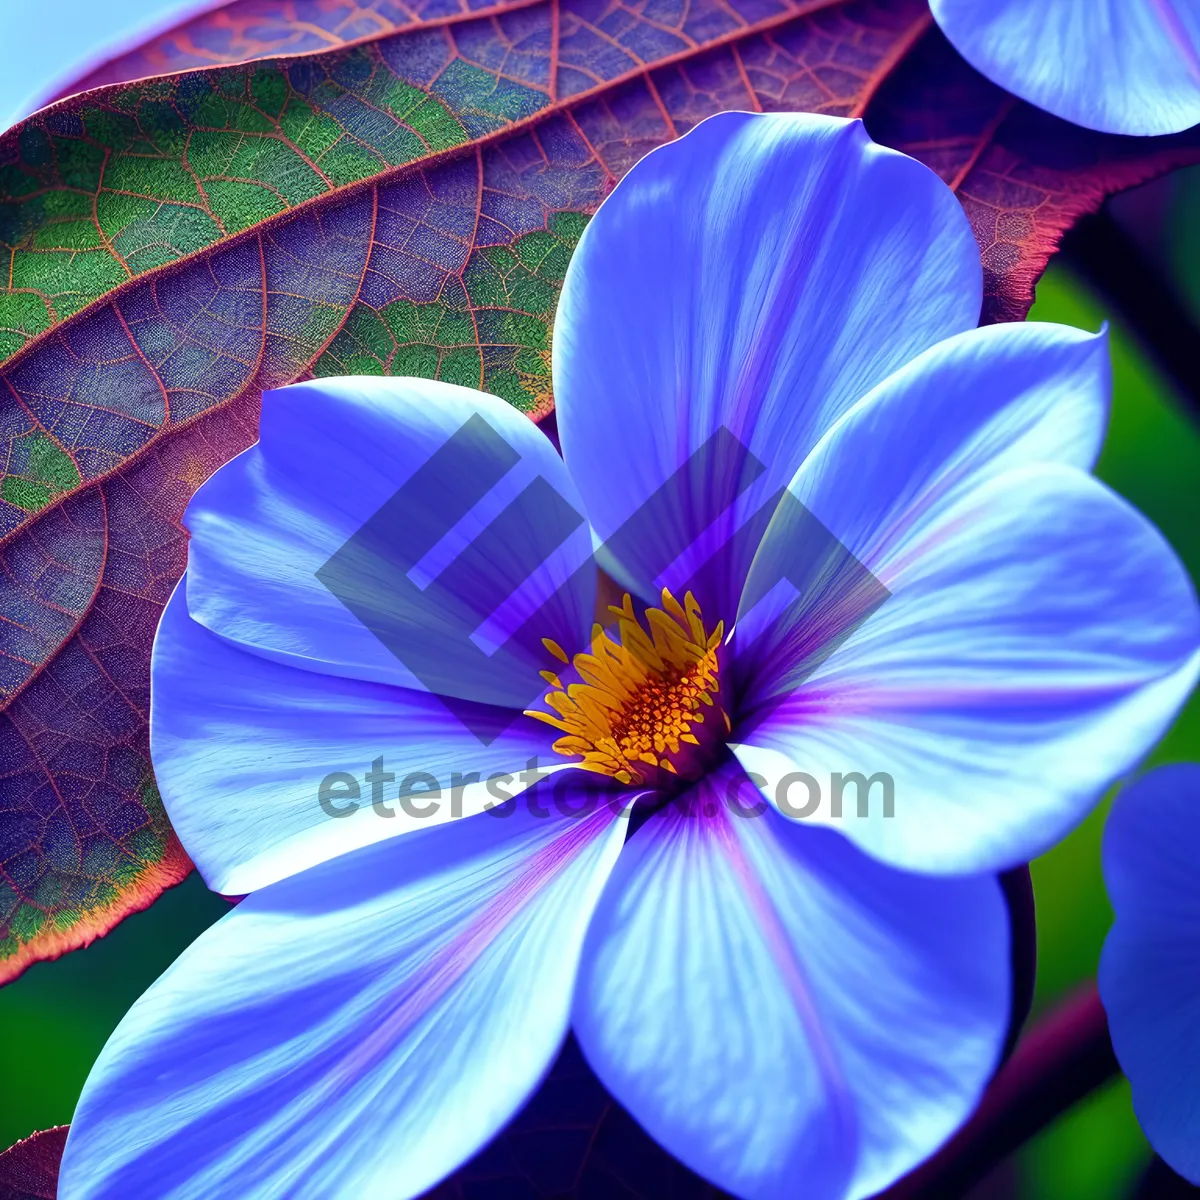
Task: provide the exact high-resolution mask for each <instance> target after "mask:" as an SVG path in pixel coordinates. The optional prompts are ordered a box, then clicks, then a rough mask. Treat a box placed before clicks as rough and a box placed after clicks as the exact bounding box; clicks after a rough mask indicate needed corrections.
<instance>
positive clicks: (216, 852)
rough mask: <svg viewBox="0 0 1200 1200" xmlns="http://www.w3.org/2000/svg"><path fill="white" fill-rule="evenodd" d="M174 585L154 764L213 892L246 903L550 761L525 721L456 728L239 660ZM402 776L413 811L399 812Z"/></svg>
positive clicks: (485, 718)
mask: <svg viewBox="0 0 1200 1200" xmlns="http://www.w3.org/2000/svg"><path fill="white" fill-rule="evenodd" d="M183 588H184V585H183V584H182V583H181V584H180V585H179V587H177V588H176V589H175V593H174V595H173V596H172V598H171V600H170V602H169V603H168V605H167V608H166V611H165V612H164V613H163V617H162V621H161V623H160V625H159V628H158V636H157V639H156V641H155V647H154V660H153V664H154V671H153V678H152V690H151V718H150V751H151V757H152V758H153V761H154V770H155V776H156V778H157V781H158V786H159V789H160V790H161V792H162V796H163V801H164V803H165V804H166V807H167V812H168V814H169V816H170V818H171V824H172V825H173V827H174V828H175V831H176V832H177V833H178V834H179V838H180V840H181V841H182V842H183V844H184V848H185V849H186V850H187V852H188V853H189V854H190V855H191V857H192V860H193V861H194V862H195V863H196V866H197V867H198V868H199V869H200V872H201V874H202V875H203V876H204V879H205V882H206V883H207V884H208V885H209V887H211V888H212V889H213V890H214V891H218V892H223V893H224V894H226V895H243V894H245V893H246V892H251V891H254V890H255V889H257V888H260V887H263V886H264V885H266V884H268V883H273V882H274V881H275V880H277V879H281V878H284V877H285V876H288V875H292V874H294V873H296V872H297V871H301V870H304V869H305V868H307V867H311V866H313V865H315V864H316V863H319V862H324V861H325V860H326V859H329V858H333V857H335V856H336V855H338V854H343V853H345V852H346V851H348V850H353V849H356V848H358V847H360V846H364V845H369V844H370V843H372V842H376V841H379V840H381V839H383V838H388V837H393V836H394V835H396V834H399V833H409V832H411V831H412V830H414V829H421V828H424V827H425V826H427V825H434V824H440V823H442V822H444V821H447V820H449V819H451V818H452V817H453V816H456V815H457V816H462V815H464V814H470V813H472V812H479V811H480V810H481V807H482V806H483V805H484V804H487V803H493V804H494V803H496V801H497V796H496V794H494V793H491V792H489V791H488V790H487V781H488V779H489V778H490V777H491V776H493V775H495V774H500V773H511V775H510V777H509V778H508V779H507V780H506V781H505V782H504V783H500V782H497V783H496V784H495V787H496V788H499V789H500V795H504V794H506V793H507V794H510V795H512V794H516V793H517V792H519V791H520V790H521V789H522V787H523V786H524V784H523V782H522V781H521V779H520V778H519V772H522V771H524V770H525V769H526V767H527V765H528V764H529V762H530V760H532V759H536V758H538V757H539V756H540V760H541V764H542V765H543V766H546V765H549V764H550V763H551V762H552V761H556V760H557V756H556V755H554V753H553V752H552V751H551V749H550V743H551V741H552V740H553V736H552V735H553V732H554V731H553V730H550V729H549V728H547V727H546V726H545V725H542V724H540V723H539V722H536V721H533V720H531V719H530V718H528V717H524V716H520V715H519V714H513V713H511V712H507V711H503V710H495V709H490V710H489V709H484V708H483V707H482V706H474V707H473V708H472V710H471V713H470V714H469V718H470V720H471V724H470V725H468V724H464V723H463V721H461V720H460V719H459V717H460V716H462V715H468V714H465V713H461V712H460V713H458V714H456V713H451V712H450V711H449V710H448V709H447V707H446V705H445V704H444V703H443V702H442V700H441V699H439V698H438V697H437V696H434V695H431V694H430V693H428V692H421V691H417V690H415V689H413V688H400V687H390V686H389V685H387V684H382V683H369V682H365V681H363V680H358V679H346V678H343V677H340V676H335V675H320V674H317V673H315V672H312V671H304V670H299V669H297V668H295V667H289V666H285V665H283V664H282V663H278V662H274V661H271V660H270V659H265V658H262V657H260V656H259V655H257V654H252V653H249V652H247V651H246V650H243V649H240V648H239V647H237V646H235V645H233V644H232V643H230V642H227V641H225V640H224V639H222V638H219V637H217V636H216V635H215V634H213V633H210V632H209V631H208V630H207V629H206V628H205V627H204V626H203V625H201V624H199V623H198V622H197V621H194V620H193V619H192V618H191V617H190V616H189V615H188V613H187V609H186V605H185V602H184V596H183ZM488 724H490V725H491V726H492V728H495V729H498V730H501V732H499V734H498V736H497V737H496V738H495V739H493V740H492V741H490V742H488V743H485V742H483V741H481V740H480V738H479V736H478V732H477V731H478V730H480V729H482V728H484V727H485V726H486V725H488ZM377 759H382V760H383V761H382V765H381V770H382V771H384V772H390V773H391V774H392V778H391V779H390V780H387V781H384V780H382V779H381V780H380V782H379V784H378V787H379V789H380V791H379V796H380V798H381V799H382V801H383V803H382V804H381V806H380V807H379V808H374V807H373V804H372V799H373V788H372V785H371V784H369V783H367V782H365V780H364V776H365V775H366V774H367V772H369V771H370V770H371V769H372V764H373V763H374V762H375V761H376V760H377ZM414 773H416V774H415V775H414ZM422 775H423V776H425V778H419V777H416V776H422ZM511 776H518V778H512V777H511ZM410 777H412V778H411V782H409V790H410V792H411V793H412V794H411V797H410V798H409V799H408V800H407V803H408V805H409V806H410V807H411V808H412V810H413V813H412V814H410V813H406V812H405V810H404V808H403V807H402V805H401V803H400V801H399V794H400V790H401V788H402V787H403V786H404V783H405V781H406V780H407V779H409V778H410ZM323 783H325V784H328V787H329V791H328V794H327V796H326V799H325V803H324V805H323V804H322V797H321V788H322V784H323ZM435 787H436V788H437V789H438V791H437V794H436V795H435V794H433V791H431V790H430V789H433V788H435ZM431 806H432V807H431ZM339 813H343V814H344V815H341V816H339V815H338V814H339ZM413 814H417V815H413ZM420 814H427V815H420Z"/></svg>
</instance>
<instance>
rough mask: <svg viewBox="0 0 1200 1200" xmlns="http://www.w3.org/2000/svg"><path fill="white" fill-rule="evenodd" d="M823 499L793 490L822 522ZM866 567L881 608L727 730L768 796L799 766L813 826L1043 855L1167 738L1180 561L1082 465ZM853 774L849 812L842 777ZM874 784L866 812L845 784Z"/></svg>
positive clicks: (966, 864) (1194, 654)
mask: <svg viewBox="0 0 1200 1200" xmlns="http://www.w3.org/2000/svg"><path fill="white" fill-rule="evenodd" d="M897 451H898V452H902V448H901V447H899V446H898V447H897ZM819 490H820V489H819V487H818V489H817V491H815V492H813V493H808V492H806V491H805V490H804V489H803V488H801V489H800V493H801V495H804V496H805V497H806V498H807V500H811V501H812V502H813V504H814V509H815V511H816V512H817V513H818V515H821V516H822V518H823V519H824V517H825V514H826V513H827V511H828V510H827V509H826V507H825V502H824V501H825V497H822V496H821V495H819ZM834 494H835V493H834V492H833V491H830V492H829V494H828V498H829V499H832V498H833V497H834ZM807 500H806V502H807ZM851 548H853V546H852V547H851ZM867 566H868V567H869V568H870V570H871V571H872V572H873V573H874V574H875V576H876V577H877V578H878V579H879V580H880V582H881V583H882V584H883V585H884V586H885V587H886V588H887V589H888V590H889V591H890V593H891V596H890V598H889V599H887V600H886V601H885V602H884V603H883V605H882V606H881V607H879V608H878V609H877V610H876V611H874V612H873V613H872V614H871V615H870V616H869V617H868V618H867V619H866V620H865V621H863V622H862V623H861V624H859V625H858V626H857V627H856V628H854V630H853V632H852V633H850V635H849V636H848V637H847V638H846V639H845V640H844V641H843V642H842V643H841V644H840V645H838V646H837V647H836V649H834V651H833V652H832V653H831V654H830V655H829V656H828V657H827V658H825V659H824V661H821V662H819V664H818V665H817V666H816V669H815V670H813V672H812V673H811V674H810V675H808V676H807V677H806V678H803V680H802V682H800V683H799V685H798V686H797V687H796V688H795V689H794V690H792V691H790V692H785V693H783V695H782V699H780V700H779V701H778V702H776V703H773V704H772V705H771V706H770V707H769V708H767V709H766V710H765V711H764V713H762V714H760V715H759V717H758V718H757V719H756V720H753V721H751V722H750V723H749V727H748V728H746V729H744V730H743V729H735V733H734V739H735V741H737V742H739V743H741V744H740V745H738V746H737V748H736V752H737V755H738V757H739V758H740V759H741V761H742V763H743V764H744V765H745V766H746V767H747V769H748V770H752V771H755V772H757V773H758V774H760V775H763V776H765V777H766V778H767V779H768V780H769V781H772V782H771V783H770V787H769V788H768V792H769V794H773V793H771V792H770V788H773V787H774V786H775V784H774V781H775V780H778V779H779V778H780V777H781V776H782V775H784V774H786V773H788V772H789V771H805V772H808V773H810V774H811V775H812V776H813V777H814V778H815V779H816V780H818V781H819V782H820V785H821V787H822V789H824V791H823V795H822V799H821V803H820V805H819V807H818V808H817V810H816V811H815V812H813V813H812V814H806V816H807V818H808V819H810V820H812V821H816V822H820V823H824V824H830V825H832V826H834V827H836V828H838V829H840V830H841V831H842V832H843V833H844V834H845V835H846V836H847V837H849V838H851V839H852V840H853V841H854V842H855V843H856V844H857V845H858V846H860V847H861V848H863V849H865V850H867V851H868V852H869V853H871V854H874V855H876V856H878V857H879V858H881V859H883V860H884V861H885V862H890V863H892V864H894V865H897V866H901V867H906V868H909V869H912V870H921V871H937V872H967V871H985V870H987V871H991V870H999V869H1002V868H1006V867H1010V866H1013V865H1016V864H1018V863H1023V862H1026V861H1027V860H1028V859H1030V858H1032V857H1033V856H1034V855H1036V854H1039V853H1041V852H1042V851H1043V850H1046V849H1048V848H1049V847H1050V846H1051V845H1053V844H1054V843H1055V842H1057V841H1058V840H1059V839H1060V838H1061V837H1062V836H1063V835H1064V834H1065V833H1066V832H1067V831H1068V830H1069V829H1070V828H1071V827H1072V826H1073V825H1074V824H1075V823H1076V822H1078V821H1079V820H1080V819H1081V818H1082V817H1083V816H1084V814H1085V813H1086V812H1087V811H1088V809H1089V808H1090V807H1091V805H1092V804H1093V803H1094V802H1095V801H1096V800H1097V799H1098V798H1099V796H1100V793H1101V792H1102V791H1103V789H1104V788H1105V787H1106V786H1108V784H1109V783H1111V782H1112V780H1113V779H1114V778H1116V777H1117V776H1118V775H1120V774H1121V773H1122V772H1124V771H1126V770H1128V769H1129V768H1130V767H1131V766H1133V765H1134V764H1135V763H1136V762H1137V761H1138V760H1139V759H1140V758H1141V756H1142V755H1143V754H1144V753H1145V752H1146V751H1147V750H1148V749H1149V748H1150V747H1151V746H1152V745H1153V744H1154V742H1155V741H1156V740H1157V739H1158V738H1159V737H1160V736H1161V734H1162V733H1163V731H1164V730H1165V729H1166V727H1167V726H1168V724H1169V723H1170V721H1171V719H1172V717H1173V716H1174V714H1175V712H1176V710H1177V709H1178V707H1179V705H1180V704H1181V703H1182V702H1183V700H1184V699H1185V698H1186V696H1187V694H1188V692H1189V691H1190V690H1191V688H1192V685H1193V684H1194V682H1195V679H1196V675H1197V672H1198V670H1200V611H1198V609H1197V606H1196V598H1195V594H1194V592H1193V590H1192V586H1191V582H1190V581H1189V579H1188V577H1187V575H1186V573H1185V571H1184V569H1183V567H1182V565H1181V564H1180V563H1179V561H1178V559H1177V558H1176V557H1175V555H1174V553H1173V551H1172V550H1171V549H1170V548H1169V547H1168V546H1167V544H1166V543H1165V542H1164V541H1163V539H1162V537H1161V536H1160V535H1159V534H1158V532H1157V531H1156V530H1155V529H1154V528H1153V527H1152V526H1151V525H1150V524H1149V523H1148V522H1147V521H1146V520H1145V518H1144V517H1142V516H1141V514H1139V513H1138V512H1136V510H1134V509H1133V508H1131V507H1130V506H1129V505H1128V504H1127V503H1125V502H1124V501H1123V500H1120V499H1119V498H1118V497H1116V496H1115V495H1114V494H1113V493H1111V492H1109V491H1108V490H1107V489H1106V488H1105V487H1104V486H1103V485H1102V484H1100V483H1098V482H1097V481H1096V480H1094V479H1093V478H1091V477H1090V476H1088V475H1085V474H1083V472H1081V471H1077V470H1073V469H1071V468H1066V467H1059V466H1053V465H1040V466H1029V467H1024V468H1018V469H1015V470H1011V471H1007V472H1005V473H1004V474H1003V475H1000V476H999V477H998V478H995V479H992V480H990V481H989V482H985V483H984V484H983V485H982V486H980V487H978V488H974V489H971V490H970V491H968V492H967V493H966V495H964V496H963V497H962V498H961V499H960V500H959V502H958V503H956V504H952V505H950V506H949V507H948V508H946V509H935V510H933V515H932V517H931V518H930V519H928V520H924V521H920V522H918V523H916V524H915V525H914V526H913V527H912V528H911V529H909V530H907V531H906V532H905V536H903V537H901V538H899V539H897V540H896V541H894V542H891V543H885V549H884V551H883V553H882V555H881V557H879V558H875V557H872V558H870V559H869V560H868V562H867ZM855 772H857V773H859V777H858V781H851V789H852V790H850V791H849V794H848V798H847V799H846V800H845V808H846V812H845V815H844V816H843V815H842V813H841V812H840V811H839V809H838V806H837V802H836V787H835V786H834V785H835V784H836V780H835V776H839V777H841V776H846V777H848V776H849V775H851V774H852V773H855ZM876 773H882V774H883V776H886V778H887V779H889V780H890V781H891V782H892V784H893V785H894V816H893V815H892V813H889V812H888V810H887V807H886V806H885V805H884V804H883V803H882V802H881V801H882V800H883V798H884V794H885V791H886V780H885V779H884V778H882V777H881V778H880V779H879V780H878V781H877V782H878V784H879V785H880V786H879V787H878V788H877V789H875V791H874V796H873V798H872V799H871V801H870V804H869V812H867V811H865V808H866V802H865V801H864V802H863V803H864V808H863V809H862V810H860V809H859V808H858V802H857V801H856V799H855V794H856V789H855V787H854V784H855V782H858V783H866V782H867V780H868V779H869V778H870V777H872V776H874V775H876Z"/></svg>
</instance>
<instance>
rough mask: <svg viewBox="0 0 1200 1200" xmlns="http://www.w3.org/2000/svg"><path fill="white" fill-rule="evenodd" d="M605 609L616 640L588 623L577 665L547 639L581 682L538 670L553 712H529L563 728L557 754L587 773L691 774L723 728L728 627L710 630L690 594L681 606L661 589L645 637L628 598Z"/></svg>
mask: <svg viewBox="0 0 1200 1200" xmlns="http://www.w3.org/2000/svg"><path fill="white" fill-rule="evenodd" d="M609 612H611V613H612V614H613V616H614V617H616V618H617V628H616V637H615V638H614V637H612V636H610V635H609V633H608V632H607V631H606V630H605V629H604V628H603V627H602V626H600V625H595V626H593V628H592V642H591V646H590V647H589V649H588V650H587V651H584V652H582V653H580V654H576V655H575V657H574V660H571V659H570V658H568V656H567V654H566V652H565V651H564V650H563V649H562V647H561V646H559V645H558V644H557V643H556V642H553V641H550V639H548V638H547V639H545V640H544V642H543V644H544V645H545V646H546V649H547V650H549V651H550V653H551V654H553V655H554V656H555V658H557V659H558V660H559V661H560V662H562V663H565V664H568V665H570V666H571V667H572V668H573V672H574V674H576V675H578V677H579V680H580V682H572V683H569V684H567V685H565V686H564V684H563V682H562V680H561V678H560V677H559V675H558V674H557V673H555V672H554V671H543V672H542V678H543V679H545V680H546V682H547V683H549V684H550V690H549V691H548V692H547V693H546V695H545V697H544V703H545V704H546V705H548V706H549V707H550V708H552V709H553V710H554V712H553V713H547V712H541V711H538V710H536V709H534V710H530V711H529V713H528V715H529V716H531V717H536V718H537V719H538V720H539V721H545V722H546V724H547V725H552V726H553V727H554V728H555V729H559V730H561V731H562V733H563V736H562V737H560V738H559V739H558V740H557V741H556V742H555V743H554V749H555V751H556V752H557V753H559V754H562V755H568V756H574V755H578V756H579V757H580V758H581V760H582V761H581V762H579V763H578V765H579V766H580V767H582V768H584V769H585V770H588V771H595V772H596V773H597V774H599V775H608V776H611V777H612V778H614V779H616V780H618V781H619V782H621V783H627V784H633V785H640V784H643V783H646V782H648V781H651V780H652V779H653V777H654V776H655V775H656V774H657V772H659V771H666V772H667V773H669V774H671V775H679V776H683V777H685V778H693V777H695V775H696V774H699V769H700V766H701V763H702V760H703V758H704V756H705V750H706V749H707V748H710V747H711V746H712V745H713V744H714V743H715V742H716V740H717V739H718V738H719V737H723V736H724V735H725V734H726V733H728V732H729V718H728V717H727V716H726V715H725V710H724V709H723V707H722V706H721V704H720V702H719V696H720V683H719V679H718V669H717V667H718V664H717V655H718V651H719V649H720V646H721V641H722V638H723V637H724V623H723V622H719V623H718V624H717V626H716V628H715V629H714V630H713V632H712V633H711V634H709V633H708V632H706V630H705V628H704V621H703V619H702V618H701V615H700V606H699V604H697V603H696V598H695V596H693V595H692V593H691V592H688V593H687V594H686V596H685V597H684V602H683V604H680V603H679V601H678V600H676V599H675V597H674V596H672V595H671V593H670V592H669V591H667V589H666V588H664V589H663V593H662V608H647V609H646V610H645V613H644V617H645V621H646V625H647V627H648V631H647V629H643V628H642V625H641V624H640V623H639V621H638V619H637V616H636V615H635V613H634V610H633V601H632V600H631V598H630V596H629V594H628V593H626V595H625V598H624V600H623V602H622V604H621V606H620V607H619V608H618V607H616V606H615V605H614V606H610V608H609Z"/></svg>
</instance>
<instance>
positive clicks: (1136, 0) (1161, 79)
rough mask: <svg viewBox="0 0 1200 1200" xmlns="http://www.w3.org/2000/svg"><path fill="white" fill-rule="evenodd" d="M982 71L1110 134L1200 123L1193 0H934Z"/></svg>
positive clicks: (1199, 17)
mask: <svg viewBox="0 0 1200 1200" xmlns="http://www.w3.org/2000/svg"><path fill="white" fill-rule="evenodd" d="M929 7H930V8H932V9H933V15H934V17H935V19H936V20H937V23H938V24H939V25H940V26H941V28H942V32H943V33H944V34H945V35H946V36H947V37H948V38H949V39H950V41H951V42H952V43H953V44H954V48H955V49H956V50H957V51H958V52H959V53H960V54H961V55H962V56H963V58H965V59H966V60H967V61H968V62H969V63H970V64H971V65H972V66H973V67H975V68H976V70H978V71H981V72H982V73H983V74H984V75H986V76H987V77H988V78H989V79H990V80H992V82H993V83H998V84H999V85H1000V86H1001V87H1003V88H1006V89H1007V90H1008V91H1010V92H1012V93H1013V94H1014V95H1017V96H1020V97H1021V99H1022V100H1028V101H1029V102H1030V103H1031V104H1036V105H1037V106H1038V108H1044V109H1045V110H1046V111H1047V112H1051V113H1053V114H1054V115H1055V116H1056V117H1062V118H1064V119H1065V120H1067V121H1072V122H1074V123H1075V124H1076V125H1083V126H1085V127H1086V128H1088V129H1099V130H1103V131H1104V132H1106V133H1132V134H1162V133H1176V132H1178V131H1179V130H1181V129H1188V128H1190V127H1191V126H1192V125H1195V124H1196V123H1197V122H1200V9H1198V8H1197V7H1196V5H1195V4H1194V3H1193V2H1192V0H929Z"/></svg>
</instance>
